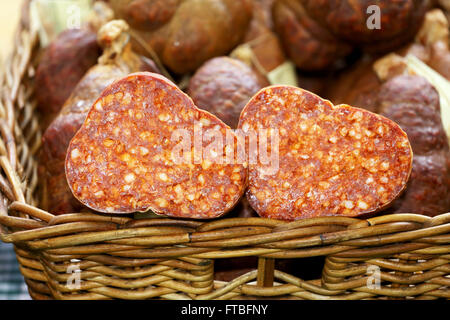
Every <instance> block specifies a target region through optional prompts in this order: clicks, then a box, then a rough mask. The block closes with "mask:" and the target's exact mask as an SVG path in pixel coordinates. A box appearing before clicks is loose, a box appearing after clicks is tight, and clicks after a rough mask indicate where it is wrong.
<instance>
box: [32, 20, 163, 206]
mask: <svg viewBox="0 0 450 320" xmlns="http://www.w3.org/2000/svg"><path fill="white" fill-rule="evenodd" d="M127 28H128V26H127V25H126V24H125V22H123V21H120V20H114V21H111V22H109V23H108V24H106V25H105V26H103V27H102V28H101V29H100V31H99V35H98V40H99V43H100V44H101V45H102V46H103V48H104V53H103V55H102V56H101V58H100V60H99V63H98V64H97V65H95V66H93V67H92V68H91V69H89V70H88V72H87V73H86V75H85V76H84V77H83V78H82V80H81V81H80V82H79V83H78V85H77V86H76V87H75V89H74V90H73V92H72V94H71V95H70V97H69V99H68V100H67V101H66V103H65V104H64V106H63V108H62V110H61V112H60V113H59V115H58V116H57V117H56V118H55V120H54V121H53V122H52V123H51V124H50V126H49V127H48V128H47V130H46V131H45V133H44V135H43V139H42V151H41V161H40V162H41V164H42V168H41V169H40V171H41V176H42V179H43V180H44V181H46V182H44V183H45V184H46V186H45V188H44V189H45V190H46V192H45V194H44V200H45V201H44V203H45V207H46V209H47V210H48V211H50V212H51V213H54V214H63V213H68V212H74V211H75V210H80V209H81V208H82V207H83V206H82V205H81V204H80V203H79V202H78V201H77V200H76V199H74V198H73V196H72V193H71V192H70V189H69V186H68V185H67V181H66V179H65V173H64V160H65V156H66V151H67V147H68V145H69V142H70V140H71V139H72V137H73V136H74V135H75V133H76V132H77V131H78V129H79V128H80V127H81V125H82V123H83V122H84V119H85V117H86V114H87V112H88V110H89V108H90V107H91V105H92V103H93V102H94V101H95V100H96V99H97V98H98V96H99V95H100V93H101V92H102V91H103V90H104V89H105V88H106V87H107V86H108V85H109V84H110V83H112V82H113V81H114V80H115V79H117V78H120V77H123V76H124V75H126V74H128V73H130V72H134V71H139V70H148V71H156V69H155V68H156V67H155V66H154V64H153V62H152V61H150V60H148V59H146V58H142V57H139V56H137V55H136V54H135V53H133V52H132V51H131V45H130V44H129V43H128V40H127V39H128V34H127V32H126V30H127Z"/></svg>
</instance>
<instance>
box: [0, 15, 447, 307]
mask: <svg viewBox="0 0 450 320" xmlns="http://www.w3.org/2000/svg"><path fill="white" fill-rule="evenodd" d="M26 9H27V8H26V6H25V12H26ZM37 39H38V37H37V33H36V31H35V30H30V26H29V23H28V22H27V19H22V21H21V23H20V26H19V29H18V32H17V36H16V38H15V49H14V52H13V53H12V55H11V56H10V58H9V60H7V62H6V64H5V70H4V72H3V78H2V91H1V105H0V133H1V140H0V166H1V168H2V174H1V175H0V191H1V193H0V197H1V199H0V238H1V240H2V241H4V242H9V243H13V244H14V246H15V251H16V255H17V259H18V261H19V264H20V270H21V272H22V274H23V276H24V278H25V281H26V283H27V285H28V288H29V292H30V295H31V296H32V298H34V299H54V298H56V299H111V298H118V299H150V298H153V299H202V300H204V299H262V298H267V297H268V298H272V299H275V298H276V299H390V298H397V299H398V298H401V299H436V298H447V299H448V298H450V213H448V214H444V215H440V216H438V217H435V218H429V217H425V216H421V215H414V214H395V215H386V216H380V217H375V218H371V219H367V220H360V219H353V218H346V217H325V218H314V219H306V220H301V221H296V222H290V223H287V222H283V221H275V220H268V219H262V218H223V219H219V220H215V221H209V222H199V221H190V220H176V219H133V218H130V217H117V216H114V217H111V216H106V215H97V214H90V213H74V214H66V215H61V216H53V215H52V214H50V213H48V212H46V211H44V210H41V209H39V206H38V201H37V189H38V188H37V186H38V178H37V162H36V160H35V158H36V154H37V152H38V150H39V147H40V141H41V132H40V129H39V120H38V115H37V113H36V112H35V106H36V103H35V101H34V99H33V90H34V87H33V76H34V70H35V69H34V63H33V61H34V58H35V56H36V55H37V53H38V52H39V44H38V41H37ZM237 257H258V258H257V260H255V261H257V262H255V265H254V266H253V270H251V271H250V272H248V273H245V274H243V275H241V276H239V277H237V278H235V279H233V280H232V281H229V282H224V281H217V280H215V269H214V262H215V261H217V259H229V258H237ZM310 257H322V259H323V261H324V263H322V264H321V271H322V273H321V277H320V276H319V277H318V278H319V279H313V280H303V279H301V278H300V277H298V276H296V275H293V274H291V273H288V272H283V271H280V270H277V268H276V266H277V263H276V262H277V261H280V260H284V261H291V262H292V261H295V262H297V263H296V264H295V265H296V268H301V267H302V265H303V266H305V267H307V266H308V262H309V261H310V259H306V258H310ZM319 271H320V270H319Z"/></svg>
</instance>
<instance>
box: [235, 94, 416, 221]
mask: <svg viewBox="0 0 450 320" xmlns="http://www.w3.org/2000/svg"><path fill="white" fill-rule="evenodd" d="M239 128H240V129H241V131H242V133H243V134H244V135H246V134H247V133H249V132H257V133H258V135H257V137H258V145H261V141H262V140H261V139H262V138H263V137H264V139H266V140H268V141H267V143H266V145H267V146H268V150H267V152H268V153H273V152H278V162H277V163H276V165H277V168H274V163H273V162H267V161H266V162H264V163H263V161H262V160H261V158H260V157H258V158H257V159H256V161H254V163H253V162H249V176H248V191H247V198H248V200H249V202H250V205H251V206H252V207H253V208H254V209H255V210H256V211H257V213H258V214H259V215H260V216H262V217H268V218H274V219H283V220H295V219H299V218H308V217H316V216H326V215H343V216H359V215H362V214H367V213H373V212H377V211H380V210H381V209H383V208H385V207H387V206H389V205H390V203H391V202H392V201H393V200H395V199H396V198H397V197H398V196H399V195H400V193H401V192H402V191H403V189H404V188H405V186H406V183H407V181H408V179H409V176H410V173H411V167H412V150H411V145H410V143H409V141H408V138H407V135H406V133H405V132H404V131H403V130H402V129H401V128H400V127H399V126H398V125H397V124H396V123H394V122H393V121H391V120H389V119H387V118H385V117H383V116H380V115H377V114H374V113H371V112H369V111H367V110H363V109H358V108H353V107H350V106H348V105H338V106H334V105H333V104H332V103H331V102H329V101H327V100H323V99H321V98H320V97H318V96H317V95H315V94H312V93H310V92H308V91H306V90H302V89H299V88H295V87H290V86H272V87H268V88H265V89H262V90H261V91H259V92H258V93H257V94H256V95H255V96H254V97H253V98H252V99H251V100H250V102H249V103H248V104H247V105H246V107H245V108H244V110H243V111H242V114H241V118H240V122H239ZM262 134H265V135H266V137H265V136H263V135H262ZM274 137H277V140H278V141H279V143H278V147H277V148H274V146H273V144H272V143H271V140H272V139H274ZM248 145H249V148H250V146H251V144H250V143H249V144H248ZM269 146H270V148H269ZM276 149H277V150H276ZM248 152H249V155H251V154H252V150H249V151H248ZM258 154H259V155H261V150H258Z"/></svg>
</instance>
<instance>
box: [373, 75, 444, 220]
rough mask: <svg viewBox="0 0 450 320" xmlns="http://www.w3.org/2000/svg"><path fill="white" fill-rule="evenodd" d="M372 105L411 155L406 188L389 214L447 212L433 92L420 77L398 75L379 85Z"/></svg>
mask: <svg viewBox="0 0 450 320" xmlns="http://www.w3.org/2000/svg"><path fill="white" fill-rule="evenodd" d="M376 104H377V106H378V108H379V110H380V113H381V114H382V115H384V116H386V117H388V118H390V119H392V120H393V121H395V122H397V123H398V124H399V125H400V126H401V127H402V129H403V130H405V132H406V133H407V134H408V137H409V139H410V141H411V146H412V150H413V152H414V161H413V167H412V173H411V178H410V180H409V182H408V185H407V188H406V190H405V192H404V193H403V194H402V196H401V197H400V198H399V199H397V200H396V201H394V203H393V206H392V207H391V208H390V209H389V212H401V213H404V212H406V213H410V212H412V213H417V214H424V215H428V216H436V215H438V214H442V213H447V212H449V211H450V151H449V145H448V139H447V135H446V133H445V131H444V128H443V126H442V121H441V114H440V104H439V95H438V93H437V91H436V89H434V87H433V86H431V84H430V83H429V82H428V81H427V80H426V79H424V78H422V77H420V76H410V75H401V76H397V77H394V78H392V79H390V80H388V81H386V82H385V83H384V84H383V85H382V86H381V88H380V90H379V91H378V94H377V100H376Z"/></svg>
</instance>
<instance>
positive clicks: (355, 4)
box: [274, 0, 430, 71]
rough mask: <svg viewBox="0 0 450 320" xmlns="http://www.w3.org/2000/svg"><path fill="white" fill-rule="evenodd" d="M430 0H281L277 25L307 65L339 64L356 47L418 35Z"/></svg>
mask: <svg viewBox="0 0 450 320" xmlns="http://www.w3.org/2000/svg"><path fill="white" fill-rule="evenodd" d="M429 3H430V2H429V1H422V0H407V1H390V0H381V1H368V0H356V1H355V0H352V1H350V0H314V1H312V0H277V1H276V3H275V6H274V22H275V29H276V30H277V32H278V34H279V35H280V37H281V39H282V42H283V45H284V47H285V50H286V52H287V54H288V56H289V57H290V58H291V59H292V60H293V61H294V62H295V63H296V64H297V66H298V67H299V68H300V69H302V70H307V71H314V70H325V69H330V68H334V67H336V66H338V65H340V64H341V62H343V59H344V58H346V57H347V56H348V55H349V54H350V53H351V52H352V51H353V50H363V51H364V52H373V53H385V52H390V51H392V50H396V49H398V48H400V47H401V46H403V45H405V44H406V43H408V42H409V41H411V40H412V39H413V38H414V35H415V34H416V32H417V31H418V28H419V27H420V25H421V21H422V19H423V16H424V14H425V12H426V11H427V9H428V8H429Z"/></svg>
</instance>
